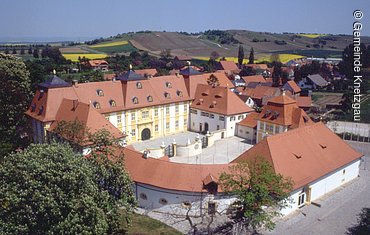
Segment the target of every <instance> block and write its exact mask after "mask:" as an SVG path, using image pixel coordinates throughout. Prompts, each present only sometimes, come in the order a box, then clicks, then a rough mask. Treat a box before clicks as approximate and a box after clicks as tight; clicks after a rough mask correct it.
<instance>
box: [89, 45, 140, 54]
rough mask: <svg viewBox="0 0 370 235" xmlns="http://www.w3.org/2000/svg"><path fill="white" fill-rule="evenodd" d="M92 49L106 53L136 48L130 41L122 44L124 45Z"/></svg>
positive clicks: (128, 50) (134, 49)
mask: <svg viewBox="0 0 370 235" xmlns="http://www.w3.org/2000/svg"><path fill="white" fill-rule="evenodd" d="M90 48H92V47H90ZM92 49H94V50H96V51H100V52H102V53H106V54H114V53H122V52H131V51H136V48H135V47H133V46H132V45H131V44H130V43H129V44H124V45H117V46H101V47H94V48H92Z"/></svg>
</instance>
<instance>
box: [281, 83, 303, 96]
mask: <svg viewBox="0 0 370 235" xmlns="http://www.w3.org/2000/svg"><path fill="white" fill-rule="evenodd" d="M283 89H284V90H286V91H290V92H291V93H292V94H293V95H294V96H299V95H300V93H301V88H299V86H298V85H297V83H295V81H293V80H292V81H287V82H286V83H285V84H284V86H283Z"/></svg>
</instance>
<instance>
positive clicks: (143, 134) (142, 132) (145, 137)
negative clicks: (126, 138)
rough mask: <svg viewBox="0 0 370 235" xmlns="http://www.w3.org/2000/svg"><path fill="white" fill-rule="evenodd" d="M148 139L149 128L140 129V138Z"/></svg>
mask: <svg viewBox="0 0 370 235" xmlns="http://www.w3.org/2000/svg"><path fill="white" fill-rule="evenodd" d="M148 139H150V129H149V128H145V129H144V130H142V131H141V140H148Z"/></svg>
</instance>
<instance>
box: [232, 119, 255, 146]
mask: <svg viewBox="0 0 370 235" xmlns="http://www.w3.org/2000/svg"><path fill="white" fill-rule="evenodd" d="M257 116H258V113H256V112H253V113H250V114H249V115H248V116H247V117H246V118H244V119H243V120H241V121H240V122H238V123H237V124H236V133H235V134H236V136H239V137H241V138H244V139H246V140H247V141H249V143H252V144H254V143H256V138H257V120H256V118H257Z"/></svg>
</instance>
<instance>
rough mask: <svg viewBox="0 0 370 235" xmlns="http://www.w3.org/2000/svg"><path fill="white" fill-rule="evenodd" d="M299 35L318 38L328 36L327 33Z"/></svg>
mask: <svg viewBox="0 0 370 235" xmlns="http://www.w3.org/2000/svg"><path fill="white" fill-rule="evenodd" d="M298 35H299V36H302V37H306V38H318V37H322V36H326V35H327V34H314V33H312V34H311V33H302V34H298Z"/></svg>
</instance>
